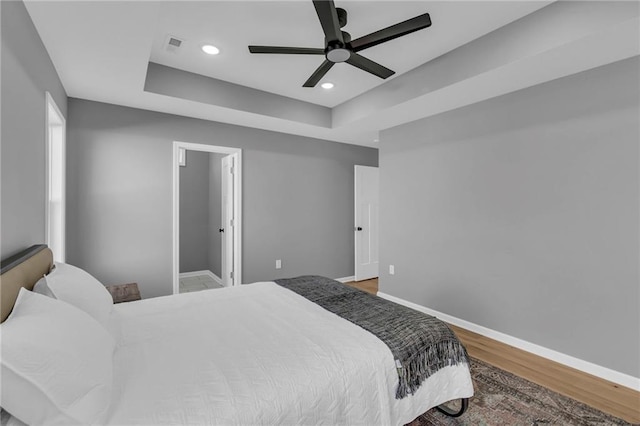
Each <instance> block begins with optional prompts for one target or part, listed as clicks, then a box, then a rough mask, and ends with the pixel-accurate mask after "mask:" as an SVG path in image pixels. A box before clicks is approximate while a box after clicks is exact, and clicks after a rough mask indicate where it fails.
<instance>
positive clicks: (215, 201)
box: [209, 153, 225, 278]
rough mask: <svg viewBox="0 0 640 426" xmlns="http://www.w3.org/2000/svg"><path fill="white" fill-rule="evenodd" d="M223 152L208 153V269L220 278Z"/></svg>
mask: <svg viewBox="0 0 640 426" xmlns="http://www.w3.org/2000/svg"><path fill="white" fill-rule="evenodd" d="M223 157H225V154H214V153H211V154H209V158H210V163H209V182H211V185H210V186H209V191H210V192H209V270H210V271H211V272H213V273H214V274H216V276H218V277H220V278H222V234H221V233H220V232H218V229H220V227H221V226H222V163H221V161H222V158H223Z"/></svg>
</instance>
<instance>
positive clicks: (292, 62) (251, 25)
mask: <svg viewBox="0 0 640 426" xmlns="http://www.w3.org/2000/svg"><path fill="white" fill-rule="evenodd" d="M544 4H545V3H540V2H537V3H536V2H423V1H374V2H371V1H367V2H365V1H338V2H337V5H338V6H339V7H342V8H344V9H346V10H347V13H348V23H347V25H346V26H345V27H344V28H343V30H345V31H347V32H349V33H350V34H351V36H352V38H353V39H355V38H358V37H360V36H363V35H365V34H369V33H372V32H374V31H377V30H379V29H382V28H385V27H388V26H390V25H393V24H396V23H398V22H402V21H405V20H407V19H410V18H413V17H414V16H417V15H421V14H423V13H425V12H428V13H429V14H430V16H431V19H432V21H433V24H432V26H431V27H429V28H426V29H424V30H421V31H417V32H415V33H413V34H408V35H406V36H404V37H401V38H398V39H395V40H392V41H390V42H387V43H383V44H380V45H378V46H374V47H372V48H370V49H366V50H364V51H362V52H361V54H362V55H363V56H365V57H367V58H369V59H371V60H374V61H376V62H378V63H380V64H382V65H384V66H386V67H387V68H390V69H392V70H394V71H395V72H396V75H394V76H392V77H390V78H391V79H393V78H395V77H396V76H398V75H400V74H403V73H404V72H406V71H409V70H410V69H412V68H415V67H417V66H418V65H421V64H424V63H425V62H428V61H430V60H431V59H433V58H436V57H438V56H440V55H442V54H443V53H446V52H448V51H450V50H453V49H455V48H456V47H459V46H461V45H463V44H465V43H468V42H469V41H471V40H474V39H476V38H478V37H480V36H482V35H484V34H486V33H488V32H491V31H493V30H495V29H497V28H500V27H501V26H503V25H506V24H508V23H509V22H512V21H514V20H516V19H518V18H520V17H522V16H523V15H526V14H528V13H531V12H532V11H534V10H536V9H538V8H540V7H542V6H543V5H544ZM479 17H482V19H479ZM168 34H171V35H174V36H178V37H179V38H183V39H185V40H186V42H185V45H184V49H180V51H179V53H170V52H168V51H167V50H166V49H165V48H164V46H165V42H166V38H167V35H168ZM205 43H211V44H214V45H216V46H218V47H219V48H220V49H221V50H222V53H221V54H220V55H217V56H207V55H204V54H203V53H202V51H200V46H201V45H202V44H205ZM251 44H253V45H267V46H297V47H320V48H323V47H324V35H323V33H322V27H321V26H320V22H319V21H318V17H317V15H316V12H315V9H314V7H313V4H312V3H311V1H310V0H306V1H286V2H259V3H256V2H247V1H236V2H230V1H226V2H221V1H217V2H188V3H178V2H166V3H163V4H162V5H161V7H160V11H159V17H158V26H157V28H156V29H155V32H154V39H153V47H152V49H151V58H150V60H151V61H152V62H156V63H159V64H163V65H167V66H170V67H173V68H178V69H182V70H185V71H190V72H194V73H198V74H202V75H205V76H209V77H214V78H217V79H221V80H225V81H230V82H232V83H237V84H241V85H243V86H248V87H252V88H255V89H260V90H265V91H268V92H271V93H277V94H279V95H283V96H288V97H291V98H295V99H299V100H303V101H307V102H311V103H314V104H318V105H324V106H328V107H333V106H336V105H338V104H340V103H342V102H344V101H347V100H349V99H351V98H353V97H354V96H356V95H359V94H360V93H363V92H365V91H367V90H369V89H371V88H373V87H375V86H378V85H380V84H382V83H383V82H384V80H382V79H380V78H378V77H376V76H373V75H371V74H369V73H366V72H364V71H361V70H359V69H357V68H354V67H352V66H350V65H348V64H338V65H336V66H334V67H333V68H332V69H331V70H330V71H329V73H328V74H327V75H326V76H325V78H324V79H323V80H322V81H330V82H332V83H334V84H335V88H334V89H332V90H330V91H327V90H324V89H322V88H320V87H319V86H316V87H315V88H305V87H302V84H303V83H304V82H305V81H306V79H307V78H308V77H309V76H310V75H311V74H312V73H313V71H315V69H316V68H317V67H318V66H319V65H320V64H321V63H322V60H323V59H324V57H323V56H316V55H252V54H250V53H249V51H248V49H247V46H248V45H251Z"/></svg>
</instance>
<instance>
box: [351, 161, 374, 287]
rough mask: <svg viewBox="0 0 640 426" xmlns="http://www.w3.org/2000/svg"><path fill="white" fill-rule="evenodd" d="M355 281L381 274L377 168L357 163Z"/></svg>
mask: <svg viewBox="0 0 640 426" xmlns="http://www.w3.org/2000/svg"><path fill="white" fill-rule="evenodd" d="M354 185H355V187H354V199H355V205H354V211H355V232H354V233H355V263H356V264H355V280H356V281H362V280H367V279H370V278H376V277H377V276H378V198H379V196H378V192H379V191H378V186H379V171H378V168H377V167H369V166H355V170H354Z"/></svg>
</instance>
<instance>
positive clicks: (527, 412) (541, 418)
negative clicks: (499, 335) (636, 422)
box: [409, 358, 631, 426]
mask: <svg viewBox="0 0 640 426" xmlns="http://www.w3.org/2000/svg"><path fill="white" fill-rule="evenodd" d="M471 376H472V377H473V382H474V388H475V395H474V396H473V398H471V400H470V401H469V408H468V409H467V412H466V413H465V414H463V415H462V416H461V417H458V418H451V417H447V416H445V415H444V414H442V413H440V412H439V411H437V410H436V409H432V410H430V411H428V412H427V413H425V414H423V415H422V416H420V417H418V418H417V419H416V420H414V421H413V422H411V423H409V426H452V425H468V426H502V425H507V426H538V425H540V426H548V425H562V426H565V425H567V426H573V425H576V426H591V425H631V423H628V422H625V421H624V420H621V419H618V418H616V417H613V416H610V415H608V414H606V413H603V412H601V411H598V410H596V409H595V408H591V407H589V406H588V405H585V404H582V403H581V402H578V401H575V400H573V399H571V398H568V397H566V396H563V395H560V394H558V393H556V392H553V391H550V390H549V389H546V388H544V387H542V386H539V385H536V384H535V383H532V382H530V381H528V380H525V379H523V378H521V377H518V376H515V375H513V374H511V373H509V372H507V371H504V370H501V369H499V368H496V367H493V366H491V365H489V364H486V363H484V362H482V361H479V360H477V359H474V358H472V359H471Z"/></svg>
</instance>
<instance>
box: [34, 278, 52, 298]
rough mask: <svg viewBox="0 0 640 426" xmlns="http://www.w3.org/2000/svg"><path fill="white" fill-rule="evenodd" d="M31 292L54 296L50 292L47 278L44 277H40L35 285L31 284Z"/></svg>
mask: <svg viewBox="0 0 640 426" xmlns="http://www.w3.org/2000/svg"><path fill="white" fill-rule="evenodd" d="M33 292H34V293H38V294H42V295H43V296H47V297H51V298H53V299H55V298H56V296H55V295H54V294H53V293H52V292H51V289H50V288H49V286H48V285H47V279H46V278H45V277H42V278H40V279H39V280H38V282H37V283H36V285H34V286H33Z"/></svg>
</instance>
